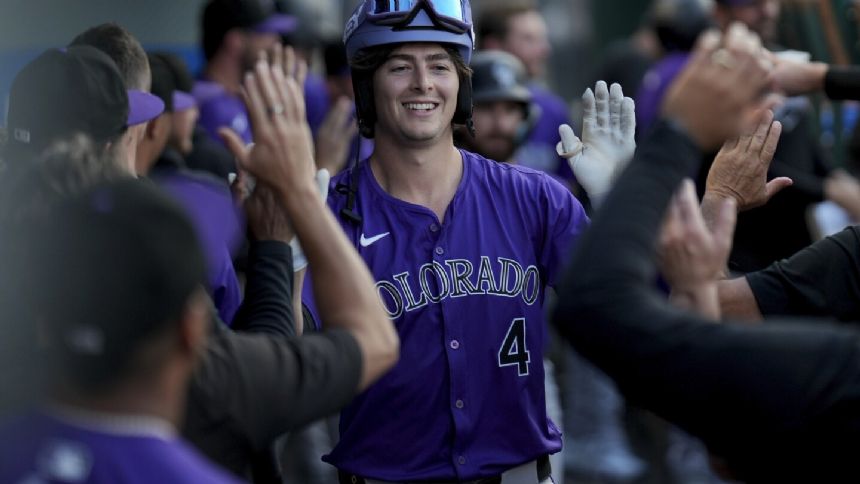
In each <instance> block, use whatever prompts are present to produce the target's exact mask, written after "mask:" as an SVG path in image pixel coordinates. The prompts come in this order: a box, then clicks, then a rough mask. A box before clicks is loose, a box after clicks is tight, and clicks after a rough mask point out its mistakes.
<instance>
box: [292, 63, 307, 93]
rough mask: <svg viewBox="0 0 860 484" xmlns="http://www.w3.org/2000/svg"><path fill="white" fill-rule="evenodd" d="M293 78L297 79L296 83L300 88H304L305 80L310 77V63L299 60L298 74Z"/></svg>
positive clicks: (297, 64)
mask: <svg viewBox="0 0 860 484" xmlns="http://www.w3.org/2000/svg"><path fill="white" fill-rule="evenodd" d="M293 77H294V78H295V79H296V83H297V84H298V85H299V86H302V87H304V85H305V80H306V79H307V77H308V63H307V61H305V60H304V59H299V60H297V61H296V72H295V74H293Z"/></svg>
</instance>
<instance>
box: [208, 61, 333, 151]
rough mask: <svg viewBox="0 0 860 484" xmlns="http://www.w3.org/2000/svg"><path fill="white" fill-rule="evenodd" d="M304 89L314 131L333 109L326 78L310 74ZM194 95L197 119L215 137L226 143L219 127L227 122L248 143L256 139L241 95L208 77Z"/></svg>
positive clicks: (308, 115)
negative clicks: (222, 139)
mask: <svg viewBox="0 0 860 484" xmlns="http://www.w3.org/2000/svg"><path fill="white" fill-rule="evenodd" d="M304 90H305V103H306V115H307V120H308V124H309V125H310V127H311V132H312V133H313V134H316V132H317V129H319V127H320V125H321V124H322V122H323V120H324V119H325V116H326V113H328V109H329V100H328V93H327V92H326V87H325V81H324V80H323V79H322V78H321V77H319V76H317V75H314V74H309V75H308V77H307V80H306V81H305V87H304ZM192 95H193V96H194V98H195V99H196V100H197V105H198V106H199V107H200V118H199V120H198V121H197V122H198V123H199V124H200V125H201V126H203V128H204V129H205V130H206V133H208V134H209V136H210V137H211V138H212V139H214V140H216V141H218V142H219V143H222V144H223V142H222V141H221V137H220V136H218V129H219V128H221V127H224V126H226V127H229V128H232V129H233V131H235V132H236V133H237V134H238V135H239V136H240V137H241V138H242V141H244V142H245V143H250V142H251V141H253V136H252V134H251V123H250V121H249V120H248V112H247V111H246V110H245V105H244V104H243V103H242V99H241V98H239V96H236V95H233V94H231V93H229V92H227V90H225V89H224V88H223V87H222V86H221V85H220V84H217V83H214V82H211V81H205V80H204V81H197V82H196V83H195V84H194V89H193V90H192Z"/></svg>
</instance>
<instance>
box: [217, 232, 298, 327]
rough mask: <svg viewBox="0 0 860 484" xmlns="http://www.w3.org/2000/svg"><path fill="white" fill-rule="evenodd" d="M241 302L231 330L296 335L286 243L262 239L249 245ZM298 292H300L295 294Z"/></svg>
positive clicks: (292, 292)
mask: <svg viewBox="0 0 860 484" xmlns="http://www.w3.org/2000/svg"><path fill="white" fill-rule="evenodd" d="M248 259H249V261H248V277H247V280H248V281H247V284H246V286H245V299H244V301H243V302H242V306H241V308H240V309H239V313H238V314H237V315H236V318H235V319H234V323H233V327H234V329H237V330H241V331H247V332H253V333H269V334H275V335H279V336H284V337H288V338H289V337H294V336H296V329H295V328H296V319H295V317H294V315H293V314H294V311H293V308H291V307H290V300H291V299H294V297H295V293H294V291H293V290H294V288H295V287H298V286H294V285H293V281H292V278H291V277H290V276H289V275H290V274H292V272H293V265H292V254H291V251H290V247H289V245H288V244H286V243H284V242H280V241H274V240H266V241H253V242H251V249H250V251H249V257H248ZM296 292H300V291H296Z"/></svg>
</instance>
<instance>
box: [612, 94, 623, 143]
mask: <svg viewBox="0 0 860 484" xmlns="http://www.w3.org/2000/svg"><path fill="white" fill-rule="evenodd" d="M623 100H624V93H623V92H622V91H621V85H620V84H618V83H617V82H613V83H612V85H611V86H610V87H609V126H610V127H611V128H612V133H613V134H615V135H616V136H618V137H619V138H620V137H621V136H620V135H621V101H623Z"/></svg>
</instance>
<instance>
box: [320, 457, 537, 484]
mask: <svg viewBox="0 0 860 484" xmlns="http://www.w3.org/2000/svg"><path fill="white" fill-rule="evenodd" d="M535 463H536V464H537V465H536V467H537V475H536V476H535V477H536V478H537V481H535V482H543V481H545V480H547V479H549V478H550V475H551V474H552V466H550V463H549V456H548V455H542V456H540V457H538V458H537V459H535ZM337 477H338V480H339V482H340V484H367V480H366V479H365V478H363V477H361V476H357V475H355V474H350V473H348V472H343V471H341V470H338V471H337ZM383 482H384V481H383ZM396 482H397V483H398V484H502V476H493V477H484V478H481V479H475V480H471V481H396ZM392 484H393V483H392Z"/></svg>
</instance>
